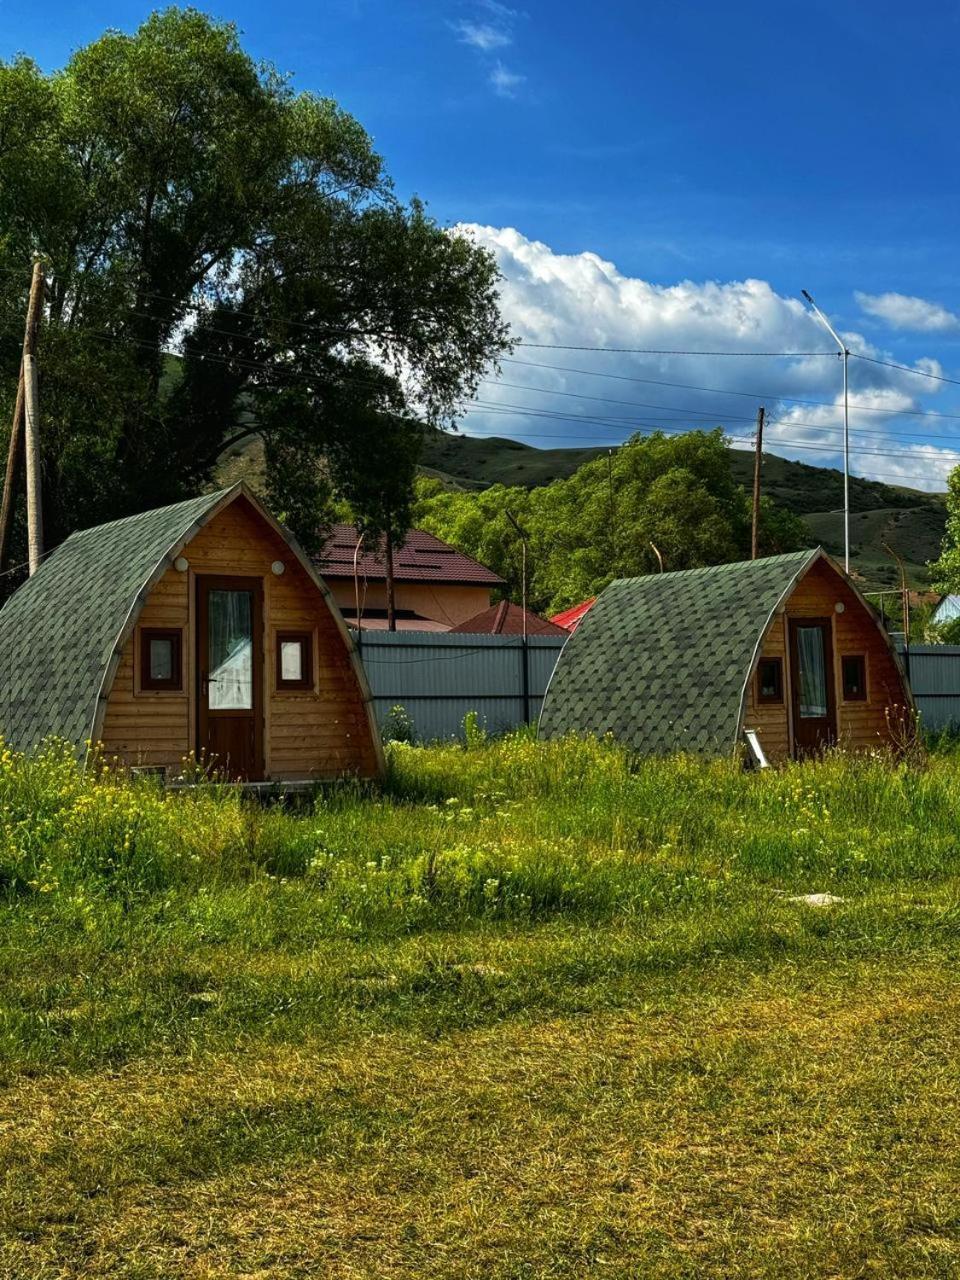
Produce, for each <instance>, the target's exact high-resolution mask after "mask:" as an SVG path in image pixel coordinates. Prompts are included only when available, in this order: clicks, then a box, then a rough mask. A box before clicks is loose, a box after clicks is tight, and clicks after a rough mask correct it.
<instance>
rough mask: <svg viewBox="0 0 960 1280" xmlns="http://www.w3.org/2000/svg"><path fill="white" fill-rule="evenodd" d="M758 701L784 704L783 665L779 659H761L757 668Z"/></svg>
mask: <svg viewBox="0 0 960 1280" xmlns="http://www.w3.org/2000/svg"><path fill="white" fill-rule="evenodd" d="M757 701H758V702H783V663H782V662H781V661H780V659H779V658H761V659H760V664H759V666H758V667H757Z"/></svg>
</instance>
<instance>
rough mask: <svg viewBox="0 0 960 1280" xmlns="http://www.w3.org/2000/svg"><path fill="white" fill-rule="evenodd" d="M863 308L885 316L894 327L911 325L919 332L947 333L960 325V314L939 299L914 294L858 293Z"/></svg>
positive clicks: (857, 297) (901, 327) (881, 316)
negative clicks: (933, 300)
mask: <svg viewBox="0 0 960 1280" xmlns="http://www.w3.org/2000/svg"><path fill="white" fill-rule="evenodd" d="M856 299H857V302H858V304H859V306H860V309H861V310H862V311H864V312H865V313H866V314H867V315H868V316H875V317H876V318H877V319H878V320H883V321H884V322H885V323H886V324H888V325H889V326H890V327H891V328H892V329H912V330H914V331H915V332H917V333H946V332H949V331H950V330H951V329H958V328H960V316H957V315H955V314H954V313H953V312H952V311H948V310H947V308H946V307H942V306H941V305H940V304H939V303H938V302H928V301H927V300H926V298H915V297H911V296H910V295H909V294H906V293H857V294H856Z"/></svg>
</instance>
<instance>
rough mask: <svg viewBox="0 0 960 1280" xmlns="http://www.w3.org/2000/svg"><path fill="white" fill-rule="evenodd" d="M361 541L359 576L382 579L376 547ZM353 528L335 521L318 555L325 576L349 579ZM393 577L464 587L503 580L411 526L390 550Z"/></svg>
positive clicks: (493, 584) (496, 584) (381, 562)
mask: <svg viewBox="0 0 960 1280" xmlns="http://www.w3.org/2000/svg"><path fill="white" fill-rule="evenodd" d="M368 542H369V540H365V541H364V544H363V547H362V548H361V552H360V555H359V556H358V557H357V570H358V572H359V574H360V576H361V577H362V578H367V579H368V580H373V581H380V582H383V581H385V580H386V576H387V570H386V565H385V563H384V559H383V554H382V551H381V549H380V548H377V549H376V550H370V549H369V547H368ZM356 545H357V529H356V526H355V525H352V524H335V525H334V526H333V527H332V529H331V530H330V536H329V537H328V538H327V541H326V544H325V545H324V548H323V550H322V551H321V552H320V554H319V556H317V557H316V561H317V567H318V568H319V570H320V572H321V573H322V574H323V576H324V577H325V578H352V577H353V553H354V550H355V548H356ZM393 576H394V578H395V579H396V581H397V582H442V583H446V584H449V585H460V586H468V587H501V586H503V579H502V578H500V577H498V576H497V574H495V573H494V572H493V571H492V570H491V569H488V568H487V567H486V565H482V564H480V563H479V561H477V560H473V559H472V558H471V557H470V556H465V555H464V554H463V552H462V551H457V550H456V548H455V547H451V546H450V545H449V544H448V543H446V542H442V541H441V540H440V539H439V538H435V537H434V536H433V534H432V533H425V532H424V530H423V529H411V530H410V532H409V533H408V534H407V536H406V538H405V539H404V542H403V545H402V546H400V547H397V548H396V549H395V550H394V553H393Z"/></svg>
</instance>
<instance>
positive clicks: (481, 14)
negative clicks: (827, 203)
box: [450, 0, 526, 98]
mask: <svg viewBox="0 0 960 1280" xmlns="http://www.w3.org/2000/svg"><path fill="white" fill-rule="evenodd" d="M523 16H525V15H523V14H521V12H520V10H519V9H511V8H510V7H509V5H505V4H501V3H500V0H474V16H473V18H472V19H470V18H462V19H461V20H460V21H458V22H454V23H451V24H450V25H451V27H452V28H453V30H454V31H455V32H456V33H457V35H458V37H459V39H460V42H461V43H462V44H467V45H470V47H471V48H473V49H475V50H476V51H477V54H478V56H479V58H480V61H481V64H482V65H485V66H486V67H487V83H488V84H489V85H490V86H491V88H492V89H493V91H494V93H496V94H497V96H498V97H500V98H515V97H516V96H517V90H518V89H519V88H520V86H521V85H522V84H524V82H525V81H526V76H524V75H521V74H520V73H519V72H517V71H514V70H512V69H511V68H510V67H506V66H504V64H503V63H502V62H501V61H500V59H499V58H498V59H496V61H493V58H492V55H493V54H494V53H496V51H497V50H498V49H505V48H507V46H508V45H512V44H513V31H514V26H515V25H516V23H517V21H518V19H519V18H521V17H523Z"/></svg>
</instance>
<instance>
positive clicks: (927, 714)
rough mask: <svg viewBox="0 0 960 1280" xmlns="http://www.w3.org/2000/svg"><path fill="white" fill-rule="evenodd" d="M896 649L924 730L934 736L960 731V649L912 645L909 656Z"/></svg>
mask: <svg viewBox="0 0 960 1280" xmlns="http://www.w3.org/2000/svg"><path fill="white" fill-rule="evenodd" d="M898 647H899V648H900V656H901V658H903V659H904V661H905V663H906V664H907V665H908V668H909V673H910V687H911V688H912V689H913V696H914V698H915V699H916V703H917V709H918V710H919V712H920V719H921V723H922V725H923V727H924V728H925V729H929V730H931V731H932V732H934V733H936V732H938V731H939V730H940V729H957V728H960V645H955V644H919V645H913V644H912V645H911V646H910V653H909V656H905V655H904V651H903V649H902V647H900V646H898Z"/></svg>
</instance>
